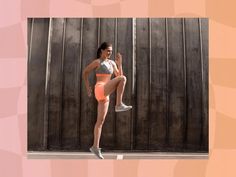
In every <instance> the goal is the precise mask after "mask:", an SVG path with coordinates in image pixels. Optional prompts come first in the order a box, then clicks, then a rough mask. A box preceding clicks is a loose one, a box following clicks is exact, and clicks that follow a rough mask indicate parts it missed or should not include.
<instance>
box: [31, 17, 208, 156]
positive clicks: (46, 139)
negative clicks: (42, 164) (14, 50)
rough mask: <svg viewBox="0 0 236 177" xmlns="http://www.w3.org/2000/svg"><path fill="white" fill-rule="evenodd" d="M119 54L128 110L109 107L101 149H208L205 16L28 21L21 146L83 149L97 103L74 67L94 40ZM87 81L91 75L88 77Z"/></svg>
mask: <svg viewBox="0 0 236 177" xmlns="http://www.w3.org/2000/svg"><path fill="white" fill-rule="evenodd" d="M103 41H108V42H111V43H112V44H113V56H112V59H113V60H114V57H115V54H116V53H117V52H121V53H122V56H123V70H124V73H125V75H126V77H127V84H126V88H125V94H124V102H125V103H127V104H131V105H133V109H132V110H131V111H128V112H123V113H119V114H117V113H115V111H114V106H115V99H116V93H114V94H112V95H111V96H110V105H109V111H108V115H107V117H106V121H105V124H104V126H103V132H102V136H101V143H100V144H101V147H103V148H105V149H106V150H125V151H174V152H183V151H184V152H185V151H191V152H207V151H208V126H209V124H208V123H209V120H208V19H198V18H192V19H191V18H186V19H185V18H169V19H168V18H167V19H166V18H137V19H132V18H118V19H117V18H52V19H37V18H29V19H28V40H27V42H28V150H45V151H55V150H67V151H88V148H89V147H90V146H91V145H92V143H93V128H94V124H95V122H96V115H97V102H96V100H95V98H94V97H92V98H88V97H87V94H86V89H85V86H84V83H83V81H82V70H83V69H84V68H85V67H86V66H87V65H88V64H89V63H90V62H91V61H92V60H94V59H95V58H96V51H97V48H98V46H99V45H100V43H102V42H103ZM89 81H90V83H91V85H92V86H94V85H95V82H96V77H95V73H92V74H91V75H90V76H89Z"/></svg>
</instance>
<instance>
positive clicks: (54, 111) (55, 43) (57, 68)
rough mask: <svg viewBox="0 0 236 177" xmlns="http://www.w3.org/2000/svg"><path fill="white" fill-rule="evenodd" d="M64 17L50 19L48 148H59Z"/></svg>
mask: <svg viewBox="0 0 236 177" xmlns="http://www.w3.org/2000/svg"><path fill="white" fill-rule="evenodd" d="M64 24H65V19H59V18H58V19H57V18H55V19H52V34H51V35H52V36H51V50H50V55H51V63H50V79H49V86H48V89H49V103H48V148H49V149H61V139H60V138H61V119H62V118H61V116H62V79H63V71H62V69H63V68H62V65H63V58H64V56H63V50H64V48H63V43H64Z"/></svg>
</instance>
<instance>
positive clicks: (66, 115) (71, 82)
mask: <svg viewBox="0 0 236 177" xmlns="http://www.w3.org/2000/svg"><path fill="white" fill-rule="evenodd" d="M80 21H81V19H76V18H71V19H67V20H66V29H65V30H66V31H65V32H66V34H65V35H66V36H65V55H64V61H63V97H62V99H63V102H62V103H63V104H62V134H61V135H62V148H63V149H76V148H77V138H78V137H77V131H78V120H79V109H78V107H79V95H78V90H79V86H80V84H79V82H80V80H79V79H78V78H81V76H80V61H79V58H80V52H81V51H80V45H81V44H80V41H81V40H80V38H81V36H80V34H81V31H80V30H81V22H80Z"/></svg>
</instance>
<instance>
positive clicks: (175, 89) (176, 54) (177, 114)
mask: <svg viewBox="0 0 236 177" xmlns="http://www.w3.org/2000/svg"><path fill="white" fill-rule="evenodd" d="M167 25H168V77H169V78H168V99H169V100H168V104H169V105H168V107H169V109H168V111H169V113H168V116H169V117H168V129H169V130H168V131H169V132H168V133H169V137H168V145H169V148H170V149H180V148H182V145H183V133H182V131H183V128H184V127H183V118H184V114H185V107H184V105H185V104H184V101H185V97H184V96H185V94H184V89H185V87H184V67H183V63H184V62H183V59H184V57H183V36H182V34H183V31H182V29H183V28H182V21H181V19H168V21H167Z"/></svg>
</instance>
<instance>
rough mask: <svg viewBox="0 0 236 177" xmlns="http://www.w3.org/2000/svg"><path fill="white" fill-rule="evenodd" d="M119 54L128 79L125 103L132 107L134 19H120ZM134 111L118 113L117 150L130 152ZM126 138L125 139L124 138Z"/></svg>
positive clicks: (124, 96)
mask: <svg viewBox="0 0 236 177" xmlns="http://www.w3.org/2000/svg"><path fill="white" fill-rule="evenodd" d="M117 27H118V30H117V40H118V41H117V52H120V53H121V55H122V66H123V73H124V75H125V76H126V78H127V82H126V86H125V91H124V95H123V102H124V103H125V104H127V105H131V102H132V100H131V99H132V70H133V68H132V59H133V58H132V55H133V53H132V52H133V51H132V50H133V46H132V19H131V18H125V19H118V23H117ZM133 106H134V105H133ZM131 117H132V111H126V112H121V113H118V114H117V116H116V118H117V119H116V137H115V139H116V146H115V148H116V149H123V150H129V149H130V142H131V131H132V130H131ZM124 137H125V138H124Z"/></svg>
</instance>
